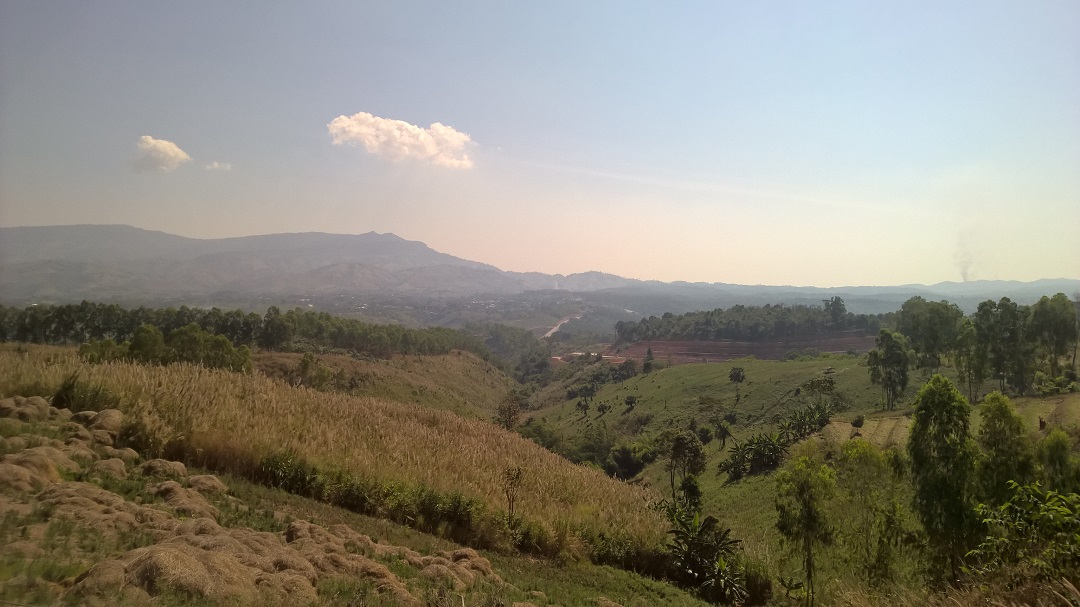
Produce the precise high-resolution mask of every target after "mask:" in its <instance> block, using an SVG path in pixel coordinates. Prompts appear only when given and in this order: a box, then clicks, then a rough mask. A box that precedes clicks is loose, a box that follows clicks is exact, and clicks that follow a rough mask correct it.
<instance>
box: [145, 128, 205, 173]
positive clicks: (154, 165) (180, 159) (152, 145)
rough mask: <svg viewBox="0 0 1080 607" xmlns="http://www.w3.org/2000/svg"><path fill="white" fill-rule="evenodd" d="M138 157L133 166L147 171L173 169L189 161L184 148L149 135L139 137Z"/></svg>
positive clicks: (189, 157) (189, 158)
mask: <svg viewBox="0 0 1080 607" xmlns="http://www.w3.org/2000/svg"><path fill="white" fill-rule="evenodd" d="M138 146H139V158H138V159H137V160H136V161H135V166H136V167H138V168H140V169H143V170H148V171H153V170H158V171H174V170H176V168H177V167H179V166H180V165H181V164H184V163H185V162H190V161H191V156H188V155H187V153H186V152H184V150H181V149H180V148H179V146H177V145H176V144H175V143H173V142H171V141H166V140H164V139H154V138H153V137H151V136H149V135H143V136H142V137H139V143H138Z"/></svg>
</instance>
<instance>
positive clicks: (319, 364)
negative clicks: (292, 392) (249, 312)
mask: <svg viewBox="0 0 1080 607" xmlns="http://www.w3.org/2000/svg"><path fill="white" fill-rule="evenodd" d="M302 359H303V355H301V354H291V353H284V352H266V351H260V352H258V353H256V354H255V355H254V357H253V363H254V366H255V369H257V370H258V371H259V372H261V373H263V374H264V375H266V376H268V377H272V378H277V379H282V380H285V381H287V382H290V383H304V380H303V379H302V378H300V376H299V369H300V365H301V360H302ZM315 362H316V369H315V370H314V371H312V372H311V375H312V376H313V377H309V378H308V380H307V385H311V384H312V383H313V382H314V384H315V387H316V388H317V389H324V390H325V391H329V390H333V391H341V392H347V393H348V394H351V395H353V396H367V397H372V398H378V399H382V400H389V401H394V402H399V403H409V404H416V405H420V406H422V407H429V408H432V409H443V410H446V411H452V412H454V413H457V414H458V415H462V416H466V417H475V418H480V419H491V417H492V415H493V414H494V413H495V409H496V408H497V407H498V406H499V404H500V403H502V402H503V401H504V400H505V398H506V396H507V394H508V393H509V392H510V390H512V389H513V387H514V386H515V385H516V384H515V382H514V380H513V379H511V378H510V377H508V376H507V375H506V374H505V373H503V372H502V371H499V370H498V369H496V368H495V367H493V366H491V365H490V364H488V363H487V362H485V361H483V360H481V359H480V358H479V357H477V356H476V355H475V354H471V353H469V352H462V351H460V350H457V351H455V352H454V353H453V354H444V355H434V356H400V355H399V356H394V357H392V358H389V359H371V358H367V359H365V358H355V357H351V356H345V355H341V354H320V355H318V356H316V357H315Z"/></svg>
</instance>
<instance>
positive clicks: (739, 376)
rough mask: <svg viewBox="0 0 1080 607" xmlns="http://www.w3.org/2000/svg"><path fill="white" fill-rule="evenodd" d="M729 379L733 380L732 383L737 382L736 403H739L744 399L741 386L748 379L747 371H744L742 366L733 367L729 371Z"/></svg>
mask: <svg viewBox="0 0 1080 607" xmlns="http://www.w3.org/2000/svg"><path fill="white" fill-rule="evenodd" d="M728 379H729V380H731V383H733V384H735V404H736V405H738V404H739V401H740V400H742V393H741V392H740V391H739V386H741V385H742V383H743V382H744V381H746V371H744V370H743V368H742V367H732V369H731V371H729V372H728Z"/></svg>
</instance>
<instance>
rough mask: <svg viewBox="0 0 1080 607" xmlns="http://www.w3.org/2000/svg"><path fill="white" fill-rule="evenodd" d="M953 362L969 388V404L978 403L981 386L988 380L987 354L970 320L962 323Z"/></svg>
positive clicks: (962, 380)
mask: <svg viewBox="0 0 1080 607" xmlns="http://www.w3.org/2000/svg"><path fill="white" fill-rule="evenodd" d="M953 360H954V362H955V364H956V372H957V374H958V375H959V376H960V381H961V383H963V384H964V386H965V387H966V388H967V397H968V402H971V403H974V402H976V401H978V400H979V386H981V385H982V383H983V381H984V380H986V372H987V354H986V349H985V348H984V347H983V344H981V343H979V340H978V336H977V334H976V331H975V323H974V322H973V321H972V320H971V319H970V318H965V319H964V320H963V321H962V322H961V325H960V333H959V335H958V337H957V339H956V351H955V355H954V357H953Z"/></svg>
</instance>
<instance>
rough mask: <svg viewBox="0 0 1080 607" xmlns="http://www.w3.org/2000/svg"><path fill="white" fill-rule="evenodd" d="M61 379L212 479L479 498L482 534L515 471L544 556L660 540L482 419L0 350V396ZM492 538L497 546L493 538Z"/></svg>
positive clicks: (48, 352)
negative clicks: (309, 470)
mask: <svg viewBox="0 0 1080 607" xmlns="http://www.w3.org/2000/svg"><path fill="white" fill-rule="evenodd" d="M75 372H78V373H79V378H80V381H81V382H85V383H86V384H87V385H90V386H101V387H103V388H105V390H107V391H108V393H110V394H112V395H115V396H116V397H118V407H119V408H121V409H122V410H124V411H125V413H127V414H129V415H130V417H131V418H132V420H133V424H134V425H133V426H132V432H133V433H135V434H138V435H140V439H141V441H142V444H143V445H144V446H145V449H147V450H154V451H157V452H159V453H166V452H168V453H171V454H175V455H177V456H180V457H184V458H187V459H188V461H191V462H194V463H197V464H200V465H205V466H208V467H210V468H213V469H215V470H224V471H229V472H235V473H238V474H241V475H244V476H254V475H255V474H256V473H257V472H258V470H259V469H260V465H263V464H265V462H266V461H267V458H268V457H270V456H278V457H281V456H285V457H286V458H302V459H303V460H304V461H305V462H307V463H308V464H310V465H313V466H314V467H315V468H317V469H319V470H323V471H333V470H337V471H341V472H342V473H344V474H347V475H351V476H352V477H354V478H357V479H360V480H362V481H363V482H365V483H371V484H375V485H378V486H380V487H381V488H380V490H379V491H380V495H382V496H384V497H385V499H388V500H392V499H397V498H395V497H394V496H397V495H404V494H407V493H409V491H411V490H413V489H415V488H418V487H422V488H425V489H427V490H431V491H434V492H436V493H437V494H439V495H442V496H444V497H446V496H452V495H454V494H460V495H463V496H464V497H465V498H467V499H475V500H479V503H480V504H481V510H482V511H483V512H479V513H474V514H475V517H473V515H469V520H470V521H473V522H472V523H471V524H474V525H477V524H481V523H482V524H486V525H489V526H490V525H493V524H494V522H495V521H498V520H502V519H500V516H501V515H499V514H498V513H499V512H500V511H502V510H504V509H505V508H506V495H505V487H504V485H503V484H502V481H501V478H502V475H503V473H504V471H505V470H506V469H507V468H509V467H519V466H520V467H523V468H524V469H525V474H524V480H523V483H522V486H521V488H520V497H519V499H518V501H517V511H516V514H517V515H518V516H520V517H521V518H522V519H524V520H525V521H526V522H528V523H529V525H530V527H529V528H530V529H532V530H533V531H534V532H535V533H536V534H537V535H538V539H536V541H537V543H539V544H543V545H544V546H545V547H546V549H545V551H549V552H550V551H558V552H565V553H567V554H568V555H570V556H571V557H572V556H573V555H578V556H588V555H590V554H591V553H592V552H593V551H595V550H596V549H598V546H599V544H598V542H601V543H603V545H604V547H605V548H604V549H606V550H609V551H614V552H618V553H619V554H627V555H633V554H638V553H642V552H650V551H652V550H654V549H655V548H656V547H657V546H659V545H661V544H662V543H663V542H664V538H665V531H666V528H665V526H664V525H663V523H662V520H661V518H660V516H659V515H658V514H657V513H656V512H655V511H652V510H650V509H649V508H648V507H647V506H648V504H649V503H651V502H653V501H654V500H655V499H656V496H655V494H653V493H652V492H650V491H648V490H645V489H642V488H639V487H633V486H630V485H627V484H624V483H621V482H619V481H616V480H614V479H610V478H607V477H606V476H604V475H603V474H602V473H600V472H598V471H595V470H591V469H587V468H584V467H581V466H576V465H573V464H571V463H569V462H567V461H566V460H565V459H563V458H561V457H559V456H557V455H555V454H553V453H551V452H549V451H547V450H545V449H543V448H541V447H539V446H538V445H536V444H535V443H533V442H531V441H528V440H525V439H523V438H521V437H520V436H518V435H516V434H513V433H510V432H506V431H504V430H502V429H500V428H498V427H496V426H494V425H492V424H490V423H487V422H483V421H479V420H469V419H465V418H462V417H459V416H457V415H454V414H452V413H449V412H445V411H438V410H433V409H430V408H425V407H421V406H417V405H406V404H400V403H393V402H388V401H383V400H378V399H373V398H362V397H351V396H345V395H339V394H326V393H320V392H316V391H314V390H309V389H305V388H296V387H292V386H289V385H286V384H284V383H283V382H280V381H274V380H271V379H268V378H266V377H262V376H256V375H240V374H233V373H227V372H222V371H213V370H207V369H204V368H201V367H194V366H188V365H173V366H169V367H150V366H141V365H135V364H125V363H111V364H103V365H83V364H82V363H80V361H79V360H78V358H77V357H76V356H75V354H74V353H73V352H71V351H70V350H63V349H59V348H31V349H29V350H28V351H21V352H20V351H16V350H15V349H13V348H10V347H8V348H5V349H4V350H3V351H2V352H0V381H2V382H3V383H2V385H0V388H2V389H3V390H4V391H5V392H9V393H19V392H25V391H26V390H37V391H38V392H39V393H51V391H53V390H55V389H56V388H57V387H58V386H60V385H61V383H62V382H63V381H64V380H65V379H66V378H69V377H71V375H72V374H73V373H75ZM275 461H279V462H280V461H283V460H280V459H278V460H275ZM289 461H291V460H289ZM387 492H389V493H387ZM386 496H389V497H386ZM440 499H442V498H440ZM484 512H486V513H487V514H484ZM474 519H479V521H480V522H479V523H478V522H477V520H474ZM492 534H493V535H494V536H495V538H496V539H495V540H494V541H497V539H498V530H497V529H496V530H494V531H492Z"/></svg>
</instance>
